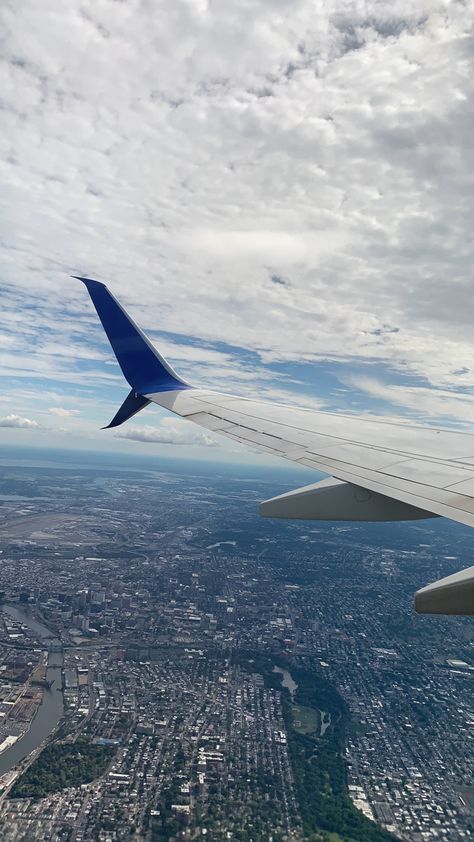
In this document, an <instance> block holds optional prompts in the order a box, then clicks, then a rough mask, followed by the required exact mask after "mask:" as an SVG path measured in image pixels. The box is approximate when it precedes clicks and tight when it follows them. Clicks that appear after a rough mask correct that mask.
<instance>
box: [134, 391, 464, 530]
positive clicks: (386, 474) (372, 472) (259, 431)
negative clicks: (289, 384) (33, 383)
mask: <svg viewBox="0 0 474 842" xmlns="http://www.w3.org/2000/svg"><path fill="white" fill-rule="evenodd" d="M147 398H148V399H149V400H151V401H153V402H154V403H157V404H159V405H160V406H163V407H165V408H166V409H169V410H171V411H172V412H175V413H176V414H177V415H181V416H182V417H184V418H187V419H188V420H189V421H193V422H194V423H196V424H199V425H200V426H201V427H205V428H206V429H207V430H211V431H213V432H215V433H219V434H221V435H224V436H227V437H229V438H231V439H234V440H235V441H238V442H242V443H243V444H247V445H250V446H251V447H252V448H256V449H257V450H262V451H264V452H266V453H272V454H273V455H275V456H282V457H283V458H285V459H290V460H291V461H292V462H297V463H299V464H300V465H306V466H307V467H309V468H315V469H317V470H319V471H323V472H324V473H327V474H331V475H332V476H334V477H336V478H337V479H341V480H345V481H346V482H350V483H353V484H355V485H357V486H360V487H362V488H367V489H369V490H370V491H373V492H376V493H378V494H383V495H385V496H388V497H392V498H394V499H395V500H399V501H401V502H403V503H408V504H409V505H412V506H416V507H417V508H420V509H423V510H425V511H428V512H432V513H433V514H436V515H441V516H443V517H448V518H451V519H452V520H456V521H459V522H460V523H465V524H467V525H468V526H474V435H472V434H470V433H464V432H457V431H452V430H437V429H431V428H426V427H419V426H415V425H408V424H405V423H395V422H391V421H381V420H372V419H365V418H358V417H355V416H354V417H353V416H350V415H339V414H336V413H326V412H313V411H312V410H308V409H301V408H298V407H287V406H279V405H277V404H270V403H264V402H259V401H254V400H247V399H246V398H239V397H233V396H232V395H222V394H219V393H217V392H211V391H206V390H203V389H189V390H187V391H186V392H178V391H173V392H159V393H155V394H153V393H151V394H148V395H147Z"/></svg>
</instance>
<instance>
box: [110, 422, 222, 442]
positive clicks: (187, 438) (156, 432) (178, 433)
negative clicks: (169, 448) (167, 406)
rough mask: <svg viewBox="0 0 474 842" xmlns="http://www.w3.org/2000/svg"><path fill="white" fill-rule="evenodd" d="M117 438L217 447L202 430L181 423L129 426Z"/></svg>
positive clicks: (118, 433)
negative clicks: (161, 425) (160, 425)
mask: <svg viewBox="0 0 474 842" xmlns="http://www.w3.org/2000/svg"><path fill="white" fill-rule="evenodd" d="M115 436H116V438H119V439H130V440H132V441H142V442H147V443H154V444H181V445H183V444H187V445H199V446H202V447H217V443H216V441H215V440H214V439H213V438H212V437H211V436H209V435H207V434H206V433H203V432H201V431H200V430H193V429H192V428H191V429H189V428H188V426H187V425H186V426H185V427H184V428H182V427H181V425H180V424H179V423H176V424H173V423H172V424H167V425H166V426H164V427H161V428H159V427H150V426H148V425H146V426H144V427H135V426H129V427H124V428H123V429H122V430H120V431H118V432H117V433H115Z"/></svg>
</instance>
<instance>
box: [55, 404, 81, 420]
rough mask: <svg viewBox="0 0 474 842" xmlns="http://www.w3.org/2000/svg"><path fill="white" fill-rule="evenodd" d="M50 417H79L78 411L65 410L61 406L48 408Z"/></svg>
mask: <svg viewBox="0 0 474 842" xmlns="http://www.w3.org/2000/svg"><path fill="white" fill-rule="evenodd" d="M49 411H50V413H51V415H57V416H58V417H59V418H69V417H70V416H74V415H79V412H80V410H79V409H65V408H64V407H63V406H51V407H50V408H49Z"/></svg>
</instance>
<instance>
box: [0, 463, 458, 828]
mask: <svg viewBox="0 0 474 842" xmlns="http://www.w3.org/2000/svg"><path fill="white" fill-rule="evenodd" d="M86 461H87V460H86ZM292 482H294V478H292V477H291V474H290V473H288V474H285V472H283V471H280V472H278V471H271V470H269V471H268V472H265V471H264V472H263V473H262V476H261V478H260V479H258V478H256V476H255V474H251V472H250V469H245V468H236V467H235V466H221V467H219V468H216V467H215V466H214V467H213V466H211V467H210V466H204V467H201V466H200V465H197V464H186V463H180V462H174V463H173V462H170V463H169V465H167V466H166V467H165V468H163V469H161V470H159V469H158V468H157V467H150V468H149V469H144V468H143V465H142V466H141V467H140V466H135V467H128V468H124V467H117V468H114V467H111V466H110V465H108V466H107V465H105V464H104V465H103V466H100V465H96V466H95V467H94V466H92V464H91V465H90V466H87V464H82V465H79V464H73V463H72V462H71V463H67V462H64V463H62V464H60V463H59V462H58V463H57V464H56V465H54V466H53V465H52V464H48V463H45V464H34V461H33V462H32V463H31V464H29V465H27V464H24V463H21V464H20V463H18V464H13V463H12V464H11V465H4V466H2V472H1V479H0V494H1V503H0V518H1V521H0V523H1V531H0V534H1V544H0V549H1V553H2V556H1V557H2V576H1V581H0V588H1V592H0V598H1V602H2V605H1V612H2V613H1V615H0V652H1V658H2V660H1V669H0V717H1V719H0V740H1V742H0V774H1V787H2V790H1V794H0V832H1V835H2V838H3V839H5V840H8V842H10V840H44V839H51V840H77V842H79V841H80V840H84V842H85V841H86V840H95V839H98V840H101V842H114V840H119V839H129V838H134V839H137V840H138V839H140V840H166V839H185V838H188V839H193V838H207V839H210V840H227V839H236V840H249V842H250V840H274V842H277V840H280V841H281V842H283V840H292V841H294V842H296V840H304V839H311V840H321V842H336V840H349V839H350V840H356V841H357V842H359V841H360V842H364V840H368V842H370V840H374V842H375V840H381V841H382V840H387V842H388V840H390V839H392V840H393V839H397V838H398V839H402V840H414V842H421V840H436V839H442V840H450V842H451V840H466V839H469V838H471V835H472V830H473V828H474V823H473V808H474V785H473V767H474V763H473V759H472V746H473V742H472V741H473V733H474V731H473V729H474V707H473V705H472V679H473V676H474V643H473V641H474V635H473V631H472V625H471V623H470V621H469V618H460V619H456V618H449V619H447V618H435V617H419V616H417V615H416V614H415V613H414V611H413V608H412V601H411V600H412V594H413V592H414V590H416V588H417V587H418V586H419V584H420V583H421V582H423V581H424V580H426V581H428V580H430V579H434V578H436V577H438V576H441V575H442V574H445V573H449V572H451V570H452V569H456V568H459V567H461V566H463V564H464V566H466V565H467V564H468V563H469V553H470V542H469V533H468V530H467V528H464V527H460V526H458V525H453V524H450V523H447V522H444V521H441V520H440V521H437V522H433V521H431V522H429V523H427V524H425V523H423V522H419V523H417V524H415V525H414V524H409V525H407V524H403V523H400V524H392V525H389V526H388V525H386V524H379V525H364V524H355V525H351V524H338V525H336V524H330V523H329V524H325V523H319V524H315V523H314V522H313V523H300V524H295V523H292V522H291V523H284V522H276V521H265V520H262V519H259V517H258V514H257V503H258V501H259V500H260V499H263V498H265V497H268V496H270V494H276V493H278V492H279V491H280V489H281V490H284V489H285V488H288V487H291V483H292Z"/></svg>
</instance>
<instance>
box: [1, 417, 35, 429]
mask: <svg viewBox="0 0 474 842" xmlns="http://www.w3.org/2000/svg"><path fill="white" fill-rule="evenodd" d="M39 426H40V425H39V424H38V422H37V421H32V420H31V419H30V418H22V417H21V415H13V414H11V415H6V416H5V418H0V427H14V428H15V429H21V430H33V429H38V428H39Z"/></svg>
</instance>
